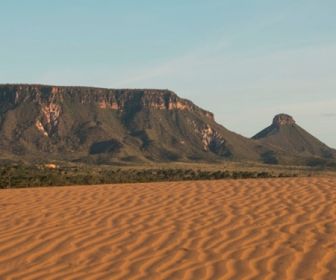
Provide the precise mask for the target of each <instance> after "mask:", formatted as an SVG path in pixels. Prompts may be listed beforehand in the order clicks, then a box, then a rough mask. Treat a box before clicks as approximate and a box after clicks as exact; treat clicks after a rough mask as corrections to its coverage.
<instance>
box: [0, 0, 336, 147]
mask: <svg viewBox="0 0 336 280" xmlns="http://www.w3.org/2000/svg"><path fill="white" fill-rule="evenodd" d="M335 11H336V1H335V0H295V1H294V0H281V1H278V0H253V1H251V0H234V1H233V0H207V1H204V0H169V1H164V0H161V1H160V0H110V1H107V0H91V1H89V0H57V1H54V0H20V1H19V0H0V38H1V40H0V83H39V84H41V83H42V84H53V85H85V86H99V87H108V88H162V89H170V90H173V91H174V92H176V93H177V94H178V95H179V96H181V97H183V98H187V99H190V100H192V101H193V102H194V103H195V104H196V105H198V106H200V107H202V108H204V109H207V110H209V111H211V112H213V113H214V114H215V118H216V121H217V122H219V123H220V124H222V125H224V126H225V127H227V128H228V129H230V130H233V131H235V132H238V133H240V134H242V135H244V136H246V137H251V136H253V135H254V134H256V133H257V132H259V131H260V130H261V129H263V128H265V127H266V126H268V125H269V124H270V123H271V121H272V118H273V116H274V115H276V114H277V113H288V114H290V115H292V116H293V117H294V118H295V120H296V121H297V123H298V124H299V125H300V126H302V127H303V128H305V129H306V130H308V131H309V132H311V133H312V134H313V135H315V136H317V137H318V138H319V139H320V140H322V141H323V142H325V143H326V144H328V145H329V146H332V147H334V148H336V126H335V124H336V17H335Z"/></svg>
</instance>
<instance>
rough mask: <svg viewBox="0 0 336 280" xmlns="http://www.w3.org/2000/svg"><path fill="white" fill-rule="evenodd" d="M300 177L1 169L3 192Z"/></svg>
mask: <svg viewBox="0 0 336 280" xmlns="http://www.w3.org/2000/svg"><path fill="white" fill-rule="evenodd" d="M289 176H297V174H293V173H291V174H290V173H274V172H271V171H240V170H238V171H232V170H210V169H207V170H206V169H191V168H190V169H189V168H179V167H178V168H138V167H127V168H122V167H118V168H116V167H100V168H98V167H90V166H75V167H74V166H71V167H57V168H48V167H45V166H28V165H3V166H0V188H18V187H20V188H23V187H38V186H64V185H92V184H111V183H139V182H158V181H183V180H218V179H244V178H273V177H289Z"/></svg>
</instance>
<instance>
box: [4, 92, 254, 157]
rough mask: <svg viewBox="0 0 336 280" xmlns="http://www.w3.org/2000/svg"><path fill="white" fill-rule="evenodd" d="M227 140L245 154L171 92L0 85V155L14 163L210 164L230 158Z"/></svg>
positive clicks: (208, 115) (221, 130) (227, 135)
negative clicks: (41, 158)
mask: <svg viewBox="0 0 336 280" xmlns="http://www.w3.org/2000/svg"><path fill="white" fill-rule="evenodd" d="M230 138H232V141H236V139H238V142H239V141H241V142H242V143H244V145H243V146H244V147H245V146H246V149H247V150H249V149H250V147H249V146H250V144H248V143H249V140H248V139H246V138H244V137H242V136H239V135H236V134H234V133H232V132H230V131H227V130H226V129H224V128H223V127H221V126H219V125H218V124H216V123H215V121H214V116H213V114H212V113H211V112H208V111H206V110H203V109H201V108H199V107H198V106H196V105H195V104H193V103H192V102H191V101H189V100H186V99H182V98H180V97H178V96H177V95H176V94H175V93H174V92H172V91H169V90H155V89H120V90H119V89H102V88H89V87H59V86H43V85H0V151H1V149H5V150H7V151H8V152H9V153H11V152H12V153H14V154H16V155H22V154H28V155H30V154H32V153H33V154H36V155H39V154H40V153H41V155H42V154H44V153H48V155H49V154H50V155H51V157H53V156H52V155H55V156H60V157H61V158H62V159H63V157H68V156H69V157H70V156H72V155H73V156H72V158H82V157H85V156H96V157H103V156H105V157H106V158H109V159H108V160H110V158H111V157H113V158H118V159H123V158H126V159H128V158H137V159H139V158H140V159H144V158H145V159H150V160H177V159H184V160H188V159H189V158H192V159H194V158H197V159H206V158H209V159H215V158H216V157H219V158H221V157H223V156H224V155H225V156H226V157H227V156H228V155H230V156H231V155H234V153H231V151H230V152H228V150H229V149H228V145H227V143H229V142H230V140H228V139H230ZM233 139H234V140H233ZM239 145H240V144H239ZM234 146H235V145H234V144H233V145H231V146H230V147H231V148H232V147H234ZM251 146H252V144H251ZM237 147H238V145H237ZM238 148H239V147H238ZM251 155H252V156H251V157H254V158H257V155H255V152H254V151H252V152H251ZM241 156H243V155H242V154H239V155H238V153H237V157H239V158H240V157H241ZM249 157H250V155H249V156H248V158H249Z"/></svg>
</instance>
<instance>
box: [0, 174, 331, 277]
mask: <svg viewBox="0 0 336 280" xmlns="http://www.w3.org/2000/svg"><path fill="white" fill-rule="evenodd" d="M0 210H1V215H0V236H1V238H0V279H122V280H124V279H146V280H147V279H191V280H197V279H202V280H203V279H230V280H233V279H250V280H252V279H293V280H297V279H314V280H317V279H331V280H335V279H336V179H334V178H295V179H265V180H237V181H234V180H227V181H211V182H206V181H204V182H203V181H198V182H172V183H150V184H127V185H109V186H90V187H89V186H88V187H86V186H83V187H64V188H49V189H48V188H36V189H20V190H2V191H0Z"/></svg>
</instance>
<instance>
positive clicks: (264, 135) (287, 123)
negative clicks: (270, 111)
mask: <svg viewBox="0 0 336 280" xmlns="http://www.w3.org/2000/svg"><path fill="white" fill-rule="evenodd" d="M253 139H255V140H258V141H260V142H261V143H262V144H263V145H267V146H268V147H271V148H273V149H274V150H277V152H276V153H278V154H280V155H285V157H289V156H292V157H293V158H295V157H296V158H301V161H302V159H305V161H314V159H315V160H316V159H324V160H334V159H335V158H336V152H335V150H334V149H332V148H330V147H328V146H327V145H326V144H324V143H322V142H321V141H320V140H318V139H317V138H316V137H314V136H313V135H311V134H310V133H309V132H307V131H306V130H304V129H303V128H302V127H300V126H299V125H298V124H297V123H296V122H295V120H294V119H293V117H291V116H289V115H286V114H279V115H277V116H275V117H274V119H273V122H272V124H271V125H270V126H269V127H267V128H265V129H264V130H262V131H261V132H259V133H258V134H256V135H255V136H254V137H253Z"/></svg>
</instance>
